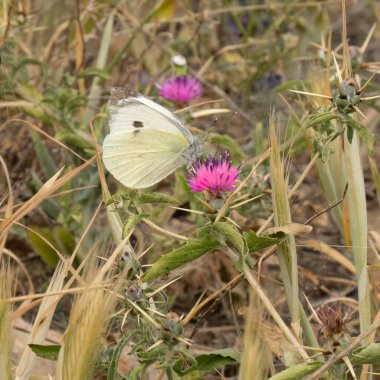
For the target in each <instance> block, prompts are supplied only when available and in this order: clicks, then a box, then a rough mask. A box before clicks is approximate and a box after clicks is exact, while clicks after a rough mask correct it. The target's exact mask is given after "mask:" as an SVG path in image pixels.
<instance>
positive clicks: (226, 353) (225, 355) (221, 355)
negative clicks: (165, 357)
mask: <svg viewBox="0 0 380 380" xmlns="http://www.w3.org/2000/svg"><path fill="white" fill-rule="evenodd" d="M195 360H196V362H195V363H193V365H192V366H191V367H190V368H187V369H186V370H185V371H181V367H182V361H178V362H177V363H176V364H175V366H174V371H175V372H176V373H177V374H178V375H187V374H189V373H191V372H193V371H198V372H210V371H213V370H214V369H215V368H217V367H220V366H223V365H228V364H235V363H239V362H240V352H238V351H236V350H234V349H232V348H224V349H221V350H216V351H211V352H208V353H207V354H203V355H199V356H196V357H195Z"/></svg>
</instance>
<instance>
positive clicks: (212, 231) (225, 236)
mask: <svg viewBox="0 0 380 380" xmlns="http://www.w3.org/2000/svg"><path fill="white" fill-rule="evenodd" d="M204 235H211V236H213V237H214V238H215V239H216V240H217V241H218V242H219V243H220V244H221V245H224V246H226V245H227V243H230V244H232V245H233V246H234V247H235V248H236V249H237V251H238V252H239V253H240V254H242V253H244V248H245V244H244V239H243V238H242V236H241V233H240V232H239V231H238V230H237V229H236V227H235V226H234V225H233V224H231V223H228V222H217V223H214V224H209V225H207V226H204V227H203V228H201V229H200V230H199V233H198V236H199V237H203V236H204Z"/></svg>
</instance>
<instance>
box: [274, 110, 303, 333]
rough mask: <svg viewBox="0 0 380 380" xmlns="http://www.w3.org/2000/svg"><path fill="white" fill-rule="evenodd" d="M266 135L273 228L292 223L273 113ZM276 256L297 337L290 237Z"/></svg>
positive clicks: (294, 262)
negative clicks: (269, 145) (269, 153)
mask: <svg viewBox="0 0 380 380" xmlns="http://www.w3.org/2000/svg"><path fill="white" fill-rule="evenodd" d="M269 134H270V141H271V148H272V150H271V159H270V175H271V182H272V188H273V190H272V204H273V216H274V224H275V226H276V227H283V226H286V225H288V224H290V223H291V222H292V220H291V215H290V206H289V203H288V195H287V188H288V184H287V181H286V179H285V175H284V174H285V173H284V167H283V163H282V162H281V155H280V150H279V146H278V143H277V136H276V127H275V120H274V114H272V115H271V117H270V121H269ZM277 250H278V258H279V262H280V269H281V277H282V280H283V282H284V286H285V292H286V298H287V302H288V305H289V310H290V315H291V318H292V326H293V329H294V330H295V332H296V334H297V337H300V336H301V330H300V325H299V323H300V314H299V305H298V303H299V301H298V300H299V295H298V267H297V252H296V244H295V239H294V236H292V235H288V236H287V237H286V239H284V241H283V242H281V243H279V244H277Z"/></svg>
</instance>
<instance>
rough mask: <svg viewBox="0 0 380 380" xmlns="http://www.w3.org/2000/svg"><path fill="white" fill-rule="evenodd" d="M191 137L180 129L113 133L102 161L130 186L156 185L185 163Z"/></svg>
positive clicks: (104, 145)
mask: <svg viewBox="0 0 380 380" xmlns="http://www.w3.org/2000/svg"><path fill="white" fill-rule="evenodd" d="M187 147H188V141H187V140H186V138H185V137H184V136H182V135H181V134H178V133H171V132H167V131H165V132H164V131H160V130H158V131H157V130H148V129H147V130H140V129H139V130H137V131H130V130H127V131H124V132H121V133H113V134H109V135H108V136H106V138H105V140H104V143H103V161H104V164H105V166H106V168H107V169H108V170H109V171H110V172H111V174H112V175H113V176H114V177H115V178H116V179H118V180H119V181H120V182H121V183H123V184H124V185H125V186H127V187H132V188H144V187H149V186H151V185H154V184H155V183H157V182H159V181H160V180H162V179H163V178H165V177H167V176H168V175H169V174H171V173H172V172H173V171H174V170H176V169H177V168H178V167H180V166H181V165H183V164H184V163H186V160H185V159H184V157H183V151H184V150H186V148H187Z"/></svg>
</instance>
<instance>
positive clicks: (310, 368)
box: [269, 362, 323, 380]
mask: <svg viewBox="0 0 380 380" xmlns="http://www.w3.org/2000/svg"><path fill="white" fill-rule="evenodd" d="M322 365H323V363H321V362H314V363H302V364H297V365H295V366H292V367H290V368H287V369H286V370H284V371H281V372H279V373H277V374H276V375H274V376H272V377H270V378H269V380H298V379H302V378H303V377H305V376H307V375H309V374H311V373H313V372H314V371H316V370H317V369H318V368H320V367H321V366H322Z"/></svg>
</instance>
